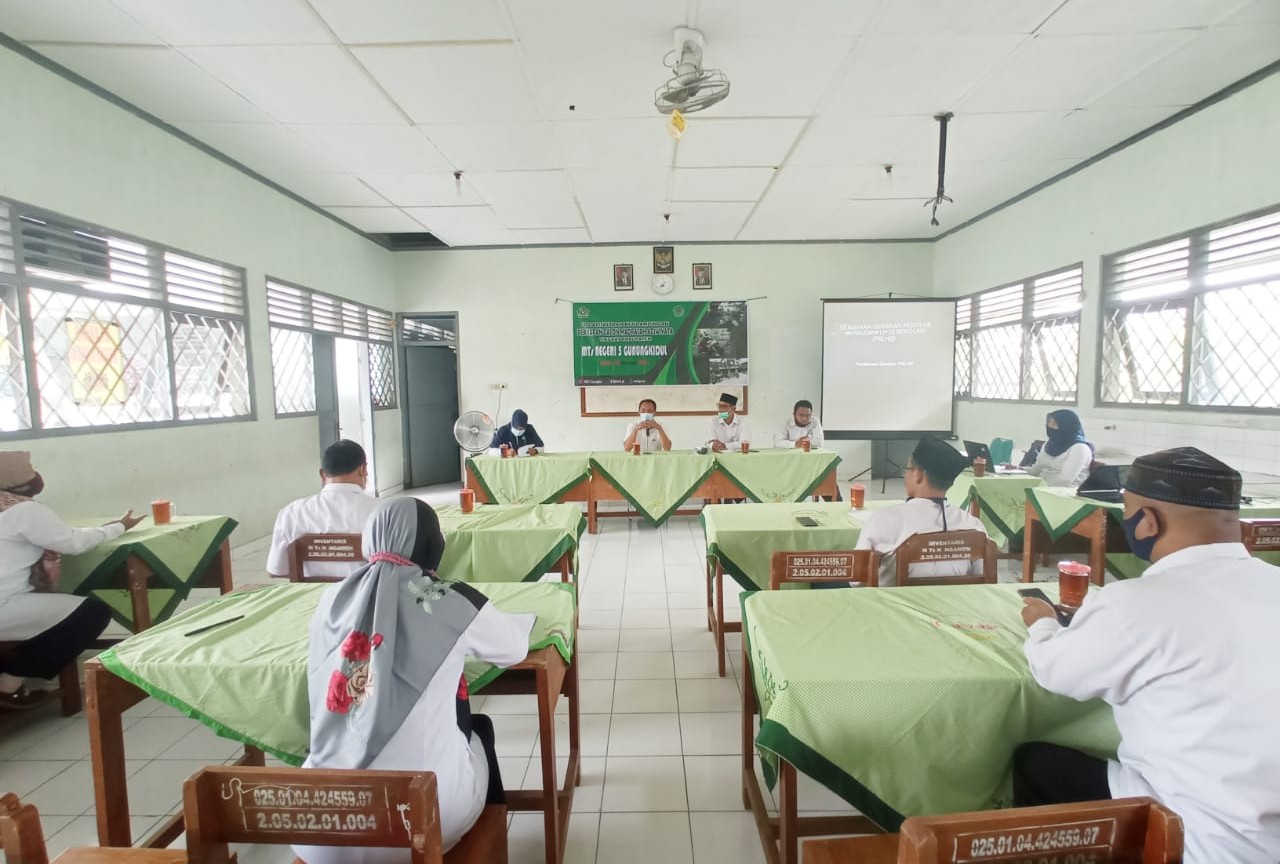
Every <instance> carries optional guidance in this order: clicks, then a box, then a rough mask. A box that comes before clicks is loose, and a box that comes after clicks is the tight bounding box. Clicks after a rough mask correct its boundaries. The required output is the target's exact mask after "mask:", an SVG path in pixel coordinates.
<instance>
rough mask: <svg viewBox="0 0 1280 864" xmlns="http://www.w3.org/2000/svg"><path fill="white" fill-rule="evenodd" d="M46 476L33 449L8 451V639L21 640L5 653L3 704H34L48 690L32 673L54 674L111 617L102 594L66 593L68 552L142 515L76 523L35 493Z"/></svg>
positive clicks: (1, 661)
mask: <svg viewBox="0 0 1280 864" xmlns="http://www.w3.org/2000/svg"><path fill="white" fill-rule="evenodd" d="M42 491H44V478H43V477H41V476H40V474H39V472H37V471H36V470H35V469H34V468H33V467H32V466H31V454H30V453H27V452H18V451H9V452H0V641H5V642H18V643H20V644H19V645H18V646H17V647H15V648H12V649H10V650H9V652H8V653H6V654H5V655H4V656H3V657H0V708H3V709H10V710H12V709H23V708H31V707H34V706H35V705H38V704H39V703H40V702H41V701H42V694H40V693H33V692H31V691H28V690H27V688H26V686H25V683H24V680H23V679H25V678H54V677H56V676H57V675H58V673H59V672H61V671H62V669H63V668H64V667H65V666H66V665H67V664H68V663H70V662H71V661H73V660H74V659H75V658H76V657H79V656H80V653H81V652H82V651H84V650H85V649H87V648H88V647H89V646H90V645H92V644H93V642H94V640H96V639H97V638H98V637H99V636H100V635H102V631H103V630H105V629H106V628H107V624H108V623H110V621H111V609H110V607H108V606H107V604H105V603H103V602H102V601H101V600H98V599H97V598H96V597H76V596H74V595H71V594H59V593H57V591H58V574H59V572H60V570H61V556H63V555H78V554H80V553H82V552H88V551H89V550H90V549H92V548H93V547H95V546H97V545H98V544H99V543H103V542H105V541H107V540H114V539H115V538H116V537H119V536H120V535H121V534H123V533H124V532H126V531H128V530H129V529H130V528H132V527H133V526H135V525H137V524H138V523H139V522H141V521H142V519H141V518H139V517H135V516H134V515H133V511H132V510H130V511H129V512H128V513H126V514H124V515H123V516H121V517H120V518H119V519H117V520H116V521H115V522H108V523H107V524H106V525H103V526H102V527H101V528H71V527H69V526H68V525H67V524H66V523H64V522H63V521H62V520H61V519H59V518H58V517H57V515H56V514H55V513H54V512H53V511H52V510H50V509H49V508H48V507H46V506H44V505H43V504H41V503H39V502H37V501H33V500H32V498H33V497H34V496H36V495H39V494H40V493H41V492H42Z"/></svg>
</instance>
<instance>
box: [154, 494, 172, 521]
mask: <svg viewBox="0 0 1280 864" xmlns="http://www.w3.org/2000/svg"><path fill="white" fill-rule="evenodd" d="M151 520H152V521H153V522H155V523H156V524H157V525H168V524H169V523H170V522H171V521H173V502H172V501H168V500H165V499H163V498H162V499H160V500H159V501H152V502H151Z"/></svg>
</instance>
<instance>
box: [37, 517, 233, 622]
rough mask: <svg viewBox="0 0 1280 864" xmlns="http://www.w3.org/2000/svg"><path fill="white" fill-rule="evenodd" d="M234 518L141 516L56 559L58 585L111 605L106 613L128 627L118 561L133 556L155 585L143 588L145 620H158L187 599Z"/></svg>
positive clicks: (129, 611) (87, 522)
mask: <svg viewBox="0 0 1280 864" xmlns="http://www.w3.org/2000/svg"><path fill="white" fill-rule="evenodd" d="M109 521H111V520H109V519H73V520H71V524H72V525H76V526H78V527H89V526H94V525H102V524H103V523H105V522H109ZM236 525H237V523H236V520H234V519H232V518H230V517H228V516H175V517H174V518H173V521H172V522H170V523H169V524H168V525H156V524H154V523H153V522H152V521H151V520H150V519H147V520H145V521H144V522H143V523H142V524H140V525H138V526H137V527H136V528H134V529H133V530H132V531H126V532H125V533H124V534H122V535H120V536H119V537H117V538H116V539H114V540H108V541H107V542H106V543H102V544H100V545H98V546H97V547H95V548H93V549H90V550H89V551H88V552H85V553H83V554H81V555H66V556H63V558H62V578H61V581H60V588H61V590H62V591H64V592H66V593H68V594H79V595H81V596H88V595H89V594H93V595H94V596H95V597H98V598H99V599H101V600H102V601H103V602H105V603H106V604H107V605H108V606H110V607H111V614H112V616H113V617H114V618H115V619H116V620H117V621H119V622H120V623H121V624H123V625H124V626H125V627H128V628H129V629H130V630H132V629H133V602H132V600H131V599H130V596H129V591H128V590H127V588H126V587H124V586H126V584H127V583H126V582H125V575H124V565H125V561H126V559H128V557H129V556H130V555H137V556H138V557H139V558H141V559H142V560H143V561H145V562H146V564H147V566H148V567H150V568H151V570H152V571H153V572H154V573H155V581H156V582H158V583H159V585H160V586H161V587H157V588H153V589H151V590H149V591H148V592H147V600H148V603H149V605H150V607H151V620H152V621H153V622H155V621H162V620H164V619H165V618H166V617H168V616H169V615H170V614H172V613H173V610H174V608H175V607H176V606H177V605H178V604H179V603H181V602H182V601H183V600H185V599H187V595H188V594H190V593H191V586H192V583H193V582H196V581H198V580H199V578H200V577H201V576H203V575H204V572H205V570H206V569H207V568H208V566H209V564H210V562H212V561H213V557H214V556H215V555H216V554H217V553H218V548H219V547H220V546H221V545H222V541H224V540H226V539H227V538H228V537H229V536H231V532H232V531H234V530H235V528H236Z"/></svg>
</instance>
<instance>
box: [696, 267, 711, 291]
mask: <svg viewBox="0 0 1280 864" xmlns="http://www.w3.org/2000/svg"><path fill="white" fill-rule="evenodd" d="M693 290H694V291H710V290H711V265H710V264H694V265H693Z"/></svg>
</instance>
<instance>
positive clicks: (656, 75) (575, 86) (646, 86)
mask: <svg viewBox="0 0 1280 864" xmlns="http://www.w3.org/2000/svg"><path fill="white" fill-rule="evenodd" d="M636 5H644V4H636ZM619 33H625V34H626V35H625V36H623V37H619V36H617V34H615V35H613V36H612V37H610V38H608V39H599V40H596V39H591V38H588V37H581V36H580V35H578V34H577V33H576V31H566V32H564V33H562V34H561V35H560V36H559V38H555V39H544V40H541V41H533V42H528V43H526V44H525V47H524V51H525V56H526V57H527V58H528V63H529V74H530V80H532V81H533V86H534V87H535V88H536V91H537V97H538V104H539V106H540V108H541V111H542V115H543V116H545V117H546V118H547V119H549V120H599V119H606V118H622V117H637V118H648V117H658V109H656V108H655V107H653V91H654V90H655V89H656V88H658V87H660V86H661V85H662V84H663V83H665V82H666V81H667V79H668V78H670V77H671V72H670V70H669V69H667V68H666V66H665V65H663V56H664V55H665V54H667V53H668V52H670V51H671V47H672V39H671V36H670V35H657V36H649V37H643V38H642V37H639V36H637V35H636V34H635V33H634V32H632V31H625V30H620V31H619ZM710 60H711V58H710V57H709V58H708V61H709V62H708V65H713V66H714V65H715V64H714V63H711V62H710ZM570 106H573V107H572V108H570Z"/></svg>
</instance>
